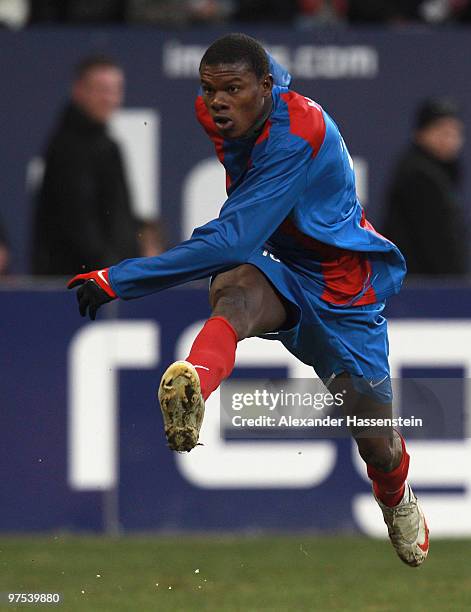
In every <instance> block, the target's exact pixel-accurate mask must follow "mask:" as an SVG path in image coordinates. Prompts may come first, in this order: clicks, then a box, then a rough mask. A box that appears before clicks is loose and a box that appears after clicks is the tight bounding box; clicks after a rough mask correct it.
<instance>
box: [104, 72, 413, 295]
mask: <svg viewBox="0 0 471 612" xmlns="http://www.w3.org/2000/svg"><path fill="white" fill-rule="evenodd" d="M272 73H273V74H274V77H275V83H280V84H276V85H274V87H273V93H272V102H273V105H272V111H271V114H270V116H269V117H268V119H267V121H266V122H265V124H264V126H263V129H262V131H261V132H259V133H258V134H255V135H254V136H252V137H248V138H242V139H236V140H224V139H223V137H222V136H220V135H219V133H218V131H217V129H216V126H215V125H214V122H213V120H212V119H211V117H210V115H209V112H208V110H207V109H206V106H205V104H204V102H203V99H202V97H201V96H198V98H197V100H196V112H197V117H198V119H199V121H200V123H201V124H202V125H203V127H204V129H205V130H206V132H207V133H208V135H209V136H210V138H211V139H212V140H213V142H214V144H215V148H216V153H217V156H218V158H219V160H220V161H221V162H222V163H223V164H224V167H225V169H226V177H227V180H226V187H227V194H228V198H227V200H226V202H225V203H224V205H223V206H222V208H221V211H220V214H219V217H218V218H217V219H214V220H212V221H210V222H209V223H207V224H206V225H203V226H202V227H198V228H196V229H195V230H194V232H193V234H192V236H191V238H190V239H189V240H187V241H185V242H182V243H181V244H179V245H178V246H176V247H174V248H173V249H170V250H169V251H167V252H166V253H163V254H162V255H159V256H158V257H149V258H138V259H130V260H126V261H123V262H121V263H120V264H118V265H116V266H113V267H111V268H110V273H109V278H110V282H111V284H112V287H113V289H114V290H115V291H116V293H117V295H118V296H119V297H121V298H124V299H129V298H137V297H141V296H144V295H146V294H149V293H152V292H155V291H161V290H162V289H167V288H169V287H172V286H175V285H179V284H182V283H184V282H187V281H191V280H196V279H199V278H204V277H208V276H211V275H213V274H216V273H218V272H220V271H223V270H227V269H230V268H232V267H235V266H237V265H240V264H243V263H245V262H246V261H248V260H249V258H250V256H251V254H252V253H254V252H255V251H256V249H260V248H263V247H265V248H268V249H269V250H270V252H272V253H273V254H274V256H276V257H277V258H279V259H280V260H281V261H283V262H285V263H286V264H287V265H289V266H290V267H292V269H293V270H295V271H297V272H299V274H300V275H302V276H303V277H304V278H305V281H306V283H309V286H310V289H311V290H313V291H314V292H315V293H316V294H318V295H319V297H321V298H322V299H323V300H325V301H327V302H330V303H333V304H338V305H347V304H348V305H360V304H370V303H374V302H376V301H379V300H383V299H384V298H386V297H387V296H389V295H391V294H393V293H396V292H397V291H398V290H399V289H400V286H401V284H402V281H403V278H404V274H405V262H404V258H403V257H402V255H401V253H400V251H399V250H398V249H397V247H396V246H395V245H394V244H393V243H392V242H390V241H388V240H387V239H386V238H384V237H383V236H381V235H379V234H378V233H377V232H376V231H375V230H374V228H373V227H372V226H371V224H370V223H369V222H368V221H367V220H366V218H365V215H364V211H363V209H362V207H361V205H360V203H359V201H358V198H357V195H356V191H355V175H354V171H353V163H352V159H351V157H350V155H349V153H348V150H347V147H346V145H345V143H344V141H343V138H342V136H341V135H340V133H339V130H338V128H337V126H336V125H335V123H334V122H333V120H332V119H331V118H330V117H329V115H328V114H327V113H326V112H325V111H324V110H323V109H322V108H321V107H320V106H319V105H318V104H317V103H316V102H314V101H312V100H311V99H309V98H306V97H305V96H302V95H300V94H298V93H296V92H294V91H292V90H290V89H289V83H290V77H289V75H288V73H286V71H284V70H283V69H282V68H281V67H280V66H278V65H276V64H274V63H273V62H272Z"/></svg>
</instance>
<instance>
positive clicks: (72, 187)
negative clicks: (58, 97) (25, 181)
mask: <svg viewBox="0 0 471 612" xmlns="http://www.w3.org/2000/svg"><path fill="white" fill-rule="evenodd" d="M123 90H124V74H123V71H122V70H121V68H120V67H119V66H118V65H117V64H116V63H115V62H114V61H113V60H111V59H109V58H106V57H101V56H100V57H91V58H87V59H85V60H83V61H82V62H81V63H80V64H79V66H78V68H77V72H76V75H75V79H74V81H73V84H72V93H71V100H70V102H69V103H68V104H67V106H66V108H65V109H64V111H63V113H62V116H61V118H60V121H59V125H58V127H57V129H56V130H55V132H54V133H53V135H52V138H51V140H50V142H49V145H48V147H47V152H46V167H45V173H44V179H43V183H42V185H41V188H40V190H39V194H38V202H37V209H36V215H35V222H34V244H33V273H35V274H43V275H47V274H61V275H67V274H74V273H77V272H81V271H87V270H95V269H97V268H102V267H107V266H110V265H112V264H113V263H116V262H117V261H120V260H122V259H126V258H129V257H136V256H138V255H140V254H141V253H143V251H144V246H145V252H146V254H147V253H149V252H151V251H152V249H151V248H150V246H149V239H148V238H147V239H146V240H145V241H142V240H141V244H142V245H143V249H140V248H139V236H138V233H139V231H140V228H139V223H138V221H137V219H136V218H135V217H134V215H133V213H132V211H131V202H130V196H129V190H128V185H127V182H126V177H125V173H124V168H123V162H122V158H121V152H120V150H119V148H118V145H117V144H116V143H115V142H114V140H112V139H111V138H110V136H109V135H108V133H107V122H108V121H109V119H110V118H111V116H112V115H113V113H114V112H115V111H116V110H117V109H118V108H119V107H120V106H121V102H122V99H123ZM160 250H161V249H159V247H158V245H157V244H155V243H154V249H153V254H156V253H157V252H159V251H160Z"/></svg>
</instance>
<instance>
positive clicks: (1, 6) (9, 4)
mask: <svg viewBox="0 0 471 612" xmlns="http://www.w3.org/2000/svg"><path fill="white" fill-rule="evenodd" d="M28 14H29V2H28V0H0V27H1V26H4V27H7V28H12V29H16V28H21V27H23V26H24V25H25V23H26V22H27V20H28Z"/></svg>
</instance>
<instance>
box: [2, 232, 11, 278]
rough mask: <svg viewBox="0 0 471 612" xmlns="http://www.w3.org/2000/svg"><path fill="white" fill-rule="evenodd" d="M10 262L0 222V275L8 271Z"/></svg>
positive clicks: (5, 238)
mask: <svg viewBox="0 0 471 612" xmlns="http://www.w3.org/2000/svg"><path fill="white" fill-rule="evenodd" d="M9 263H10V247H9V245H8V240H7V235H6V232H5V230H4V229H3V226H2V223H1V222H0V276H4V275H5V274H7V273H8V266H9Z"/></svg>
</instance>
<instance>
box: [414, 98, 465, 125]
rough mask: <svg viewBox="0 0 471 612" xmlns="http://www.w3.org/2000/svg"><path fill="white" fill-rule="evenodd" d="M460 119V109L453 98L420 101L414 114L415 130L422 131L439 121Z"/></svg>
mask: <svg viewBox="0 0 471 612" xmlns="http://www.w3.org/2000/svg"><path fill="white" fill-rule="evenodd" d="M448 117H452V118H453V119H459V118H460V108H459V106H458V103H457V102H456V101H455V100H453V98H427V99H426V100H422V102H421V104H420V105H419V107H418V108H417V110H416V113H415V128H416V129H417V130H423V129H425V128H428V127H430V126H431V125H432V124H433V123H435V122H436V121H438V120H439V119H445V118H448Z"/></svg>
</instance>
